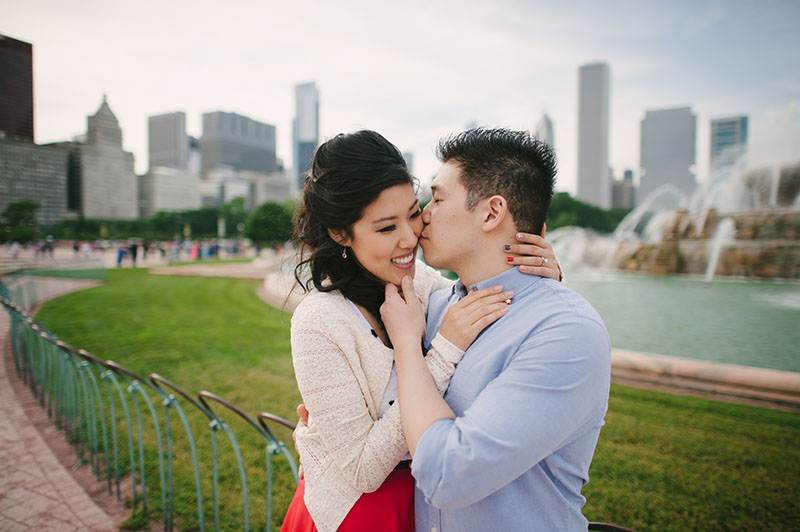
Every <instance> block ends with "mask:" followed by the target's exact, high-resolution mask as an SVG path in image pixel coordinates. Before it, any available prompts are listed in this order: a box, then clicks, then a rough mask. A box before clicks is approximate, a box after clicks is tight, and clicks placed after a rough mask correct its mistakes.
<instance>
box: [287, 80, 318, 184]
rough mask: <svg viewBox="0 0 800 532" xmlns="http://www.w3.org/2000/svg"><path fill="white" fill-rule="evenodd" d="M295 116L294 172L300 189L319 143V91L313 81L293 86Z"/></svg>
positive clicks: (293, 129) (293, 133) (293, 134)
mask: <svg viewBox="0 0 800 532" xmlns="http://www.w3.org/2000/svg"><path fill="white" fill-rule="evenodd" d="M294 98H295V115H294V116H295V118H294V121H293V122H292V138H293V141H294V150H293V151H294V173H295V175H296V176H297V189H298V190H302V188H303V179H304V178H305V173H306V172H307V171H308V169H309V168H311V158H312V156H313V155H314V150H316V149H317V146H318V145H319V91H318V90H317V84H316V83H315V82H313V81H310V82H308V83H299V84H297V85H295V86H294Z"/></svg>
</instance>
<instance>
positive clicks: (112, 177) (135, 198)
mask: <svg viewBox="0 0 800 532" xmlns="http://www.w3.org/2000/svg"><path fill="white" fill-rule="evenodd" d="M86 122H87V131H86V143H85V144H82V145H81V146H80V164H81V171H80V180H81V186H80V190H81V203H82V205H81V211H82V212H83V215H84V216H85V217H86V218H117V219H121V218H127V219H135V218H138V217H139V206H138V203H139V180H138V179H137V177H136V174H135V173H134V171H133V154H132V153H130V152H126V151H124V149H123V148H122V129H120V127H119V122H118V121H117V117H116V116H115V115H114V112H113V111H111V108H110V107H109V106H108V102H107V101H106V97H105V95H103V103H102V104H100V108H99V109H98V110H97V112H96V113H95V114H94V115H92V116H89V117H88V118H87V119H86Z"/></svg>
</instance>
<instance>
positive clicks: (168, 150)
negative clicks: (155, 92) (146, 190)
mask: <svg viewBox="0 0 800 532" xmlns="http://www.w3.org/2000/svg"><path fill="white" fill-rule="evenodd" d="M147 125H148V137H149V147H150V168H155V167H157V166H164V167H167V168H175V169H177V170H186V169H187V166H188V162H189V137H188V135H186V113H184V112H182V111H178V112H175V113H166V114H163V115H155V116H150V117H148V118H147Z"/></svg>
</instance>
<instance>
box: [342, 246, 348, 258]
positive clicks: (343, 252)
mask: <svg viewBox="0 0 800 532" xmlns="http://www.w3.org/2000/svg"><path fill="white" fill-rule="evenodd" d="M342 258H343V259H346V258H347V247H346V246H345V247H343V248H342Z"/></svg>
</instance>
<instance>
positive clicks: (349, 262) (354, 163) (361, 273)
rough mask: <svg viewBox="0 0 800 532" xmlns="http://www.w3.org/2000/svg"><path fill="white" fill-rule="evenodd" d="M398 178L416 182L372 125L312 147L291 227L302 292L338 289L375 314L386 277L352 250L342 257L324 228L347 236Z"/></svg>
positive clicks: (339, 247)
mask: <svg viewBox="0 0 800 532" xmlns="http://www.w3.org/2000/svg"><path fill="white" fill-rule="evenodd" d="M402 184H409V185H411V186H413V187H415V186H416V179H415V178H414V177H413V176H412V175H411V174H410V173H409V171H408V167H407V166H406V162H405V160H404V159H403V155H402V154H401V153H400V151H399V150H398V149H397V148H396V147H395V146H394V145H393V144H392V143H391V142H389V141H388V140H386V139H385V138H384V137H383V136H381V135H380V134H378V133H376V132H374V131H369V130H362V131H356V132H355V133H348V134H339V135H336V136H335V137H333V138H332V139H330V140H328V141H326V142H324V143H323V144H322V145H320V146H319V148H317V150H316V151H315V152H314V158H313V161H312V163H311V169H310V170H309V171H308V173H307V174H306V178H305V185H304V186H303V198H302V203H301V205H300V208H299V210H298V212H297V217H296V221H295V229H294V235H295V238H296V240H297V241H298V242H299V243H300V245H301V248H302V250H301V256H300V262H299V263H298V264H297V266H296V267H295V270H294V276H295V279H297V282H298V283H299V284H300V286H302V288H303V290H304V291H305V292H308V291H309V290H310V286H311V285H312V284H313V286H314V288H316V289H317V290H320V291H322V292H330V291H332V290H340V291H341V292H342V294H344V296H345V297H347V298H348V299H350V300H351V301H353V302H354V303H357V304H359V305H361V306H362V307H364V308H365V309H367V310H368V311H369V312H370V313H371V314H372V315H373V316H374V317H375V318H376V319H378V320H380V317H381V315H380V306H381V305H382V304H383V300H384V284H385V283H384V282H383V281H381V280H380V279H378V278H377V277H375V276H374V275H372V274H371V273H370V272H368V271H367V270H366V269H365V268H364V267H363V266H362V265H361V264H360V263H359V262H358V259H357V258H356V257H355V255H354V254H353V253H352V252H350V253H349V254H348V255H347V258H342V251H343V248H342V246H341V244H338V243H337V242H336V241H334V240H333V239H332V238H331V236H330V234H329V233H328V230H332V231H341V232H342V233H344V234H345V235H348V236H352V228H353V224H354V223H356V222H357V221H358V220H359V219H360V218H361V216H362V215H363V213H364V209H365V208H366V207H367V206H368V205H369V204H370V203H372V202H373V201H375V199H376V198H377V197H378V196H379V195H380V193H381V192H383V191H384V190H386V189H387V188H389V187H392V186H395V185H402ZM306 268H307V269H308V271H310V274H311V277H310V279H309V278H307V277H308V272H307V271H306ZM303 277H306V279H305V281H304V279H303Z"/></svg>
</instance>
